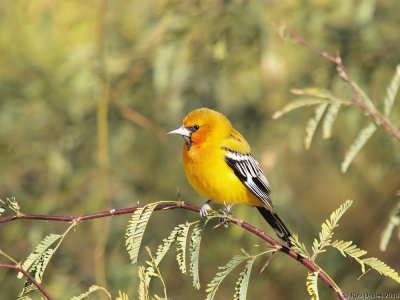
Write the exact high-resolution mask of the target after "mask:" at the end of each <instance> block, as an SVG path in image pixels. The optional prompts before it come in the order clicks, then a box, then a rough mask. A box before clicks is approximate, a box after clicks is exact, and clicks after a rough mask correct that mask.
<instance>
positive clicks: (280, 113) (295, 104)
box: [272, 98, 329, 119]
mask: <svg viewBox="0 0 400 300" xmlns="http://www.w3.org/2000/svg"><path fill="white" fill-rule="evenodd" d="M328 103H329V101H328V100H326V99H317V98H311V99H310V98H307V99H300V100H295V101H293V102H290V103H289V104H288V105H286V106H285V107H284V108H283V109H281V110H279V111H277V112H275V113H274V114H273V115H272V118H273V119H278V118H280V117H282V116H283V115H284V114H287V113H288V112H290V111H292V110H295V109H298V108H301V107H304V106H311V105H318V104H328Z"/></svg>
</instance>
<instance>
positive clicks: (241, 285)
mask: <svg viewBox="0 0 400 300" xmlns="http://www.w3.org/2000/svg"><path fill="white" fill-rule="evenodd" d="M253 263H254V258H253V259H249V260H248V261H247V264H246V267H245V268H244V270H243V271H242V272H241V273H240V275H239V278H238V280H237V281H236V285H235V295H234V296H233V299H234V300H246V295H247V288H248V286H249V280H250V274H251V269H252V267H253Z"/></svg>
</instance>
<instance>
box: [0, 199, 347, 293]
mask: <svg viewBox="0 0 400 300" xmlns="http://www.w3.org/2000/svg"><path fill="white" fill-rule="evenodd" d="M141 207H143V205H138V206H134V207H128V208H120V209H112V210H108V211H102V212H97V213H91V214H85V215H81V216H50V215H34V214H25V213H19V214H17V215H12V216H6V217H0V224H1V223H6V222H11V221H14V220H19V219H28V220H46V221H62V222H71V223H78V222H81V221H86V220H92V219H97V218H104V217H111V216H116V215H126V214H130V213H133V212H135V211H136V210H138V209H139V208H141ZM176 208H181V209H185V210H190V211H194V212H199V211H200V207H198V206H196V205H192V204H187V203H184V202H171V203H163V204H159V205H157V206H156V207H155V209H154V210H169V209H176ZM229 220H230V222H231V223H234V224H236V225H238V226H240V227H242V228H244V229H246V230H247V231H249V232H251V233H253V234H255V235H257V236H258V237H260V238H261V239H263V240H264V241H266V242H267V243H268V244H270V245H271V246H272V247H274V248H276V249H277V251H280V252H283V253H285V254H287V255H288V256H290V257H291V258H293V259H295V260H296V261H298V262H300V263H301V264H302V265H304V266H305V267H306V268H307V269H308V270H309V271H311V272H317V273H318V278H319V279H320V280H321V282H323V283H324V284H325V285H326V286H328V287H330V288H331V289H332V290H333V291H334V293H336V295H337V297H338V299H341V300H345V299H346V298H345V296H344V295H343V292H342V291H341V290H340V289H338V288H337V286H336V284H335V283H334V282H333V281H332V280H331V279H330V278H329V277H328V276H326V275H325V274H324V272H323V271H322V270H321V269H320V268H319V267H318V266H317V265H316V264H314V263H313V262H312V261H310V260H309V259H307V258H304V257H303V256H301V255H300V254H298V253H297V252H295V251H293V250H291V249H289V248H287V247H285V246H283V245H282V244H281V243H279V242H278V241H276V240H274V239H273V238H271V237H270V236H269V235H267V234H266V233H264V232H262V231H260V230H259V229H257V228H256V227H254V226H253V225H251V224H249V223H247V222H245V221H242V220H240V219H237V218H229ZM7 266H11V267H9V268H13V269H18V270H20V269H21V268H18V266H15V265H7ZM7 266H6V265H5V264H0V267H7ZM20 271H21V272H23V271H22V270H20ZM23 273H24V275H25V276H26V277H27V278H28V279H29V280H31V281H32V282H33V283H34V284H35V282H34V281H33V280H34V279H33V278H32V276H30V274H29V273H28V272H23ZM28 275H29V276H28ZM31 278H32V279H33V280H32V279H31ZM35 286H36V287H38V289H39V290H40V291H41V292H42V294H43V295H44V296H46V298H47V299H51V298H50V296H49V295H48V294H47V293H46V292H45V291H44V289H43V288H42V287H41V286H40V284H38V283H37V282H36V284H35ZM39 287H40V288H39Z"/></svg>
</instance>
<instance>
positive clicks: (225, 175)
mask: <svg viewBox="0 0 400 300" xmlns="http://www.w3.org/2000/svg"><path fill="white" fill-rule="evenodd" d="M169 134H179V135H181V136H182V137H183V139H184V144H183V162H184V168H185V173H186V177H187V179H188V181H189V183H190V184H191V185H192V187H193V188H194V189H195V190H196V191H197V192H198V193H199V194H201V195H204V196H205V197H207V198H208V199H209V200H208V201H207V202H206V203H205V204H204V205H203V206H202V207H201V210H200V215H201V216H202V217H204V216H205V215H207V213H208V210H209V209H210V206H209V205H208V204H209V202H210V201H211V200H212V201H215V202H217V203H221V204H225V208H226V210H227V211H229V209H230V208H231V206H232V205H233V204H236V203H240V204H247V205H250V206H255V207H257V209H258V211H259V212H260V213H261V214H262V216H263V217H264V219H265V220H266V221H267V222H268V223H269V224H270V225H271V226H272V228H273V229H274V230H275V232H276V234H277V235H278V237H279V238H281V239H282V240H283V241H285V242H286V243H287V244H288V245H289V246H290V241H289V237H290V236H291V234H290V232H289V230H288V229H287V227H286V226H285V224H284V223H283V222H282V220H281V219H280V218H279V216H278V215H277V214H276V212H275V209H274V207H273V205H272V201H271V198H270V195H271V189H270V185H269V183H268V180H267V178H266V177H265V175H264V172H263V171H262V170H261V168H260V165H259V163H258V162H257V160H256V159H255V158H254V157H253V156H252V155H251V153H250V150H251V149H250V146H249V144H248V143H247V141H246V140H245V139H244V137H243V136H242V135H241V134H240V133H239V132H238V131H237V130H235V129H234V128H233V127H232V124H231V122H230V121H229V120H228V119H227V118H226V117H225V116H224V115H223V114H221V113H219V112H217V111H214V110H211V109H208V108H199V109H196V110H194V111H192V112H191V113H189V114H188V115H187V116H186V117H185V118H184V120H183V125H182V126H181V127H179V128H178V129H175V130H173V131H170V132H169Z"/></svg>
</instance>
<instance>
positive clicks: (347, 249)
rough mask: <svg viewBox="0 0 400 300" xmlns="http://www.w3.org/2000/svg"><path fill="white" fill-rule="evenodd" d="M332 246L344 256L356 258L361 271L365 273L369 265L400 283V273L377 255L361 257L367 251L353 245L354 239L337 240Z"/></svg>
mask: <svg viewBox="0 0 400 300" xmlns="http://www.w3.org/2000/svg"><path fill="white" fill-rule="evenodd" d="M332 246H333V247H335V248H336V249H338V250H339V251H340V252H341V253H342V254H343V255H344V256H346V255H348V256H350V257H352V258H354V259H355V260H356V261H357V262H358V263H359V264H360V265H361V271H362V272H363V273H365V272H366V270H365V266H366V265H367V266H369V267H370V268H372V269H374V270H375V271H377V272H378V273H379V274H381V275H384V276H387V277H389V278H392V279H393V280H394V281H396V282H397V283H400V276H399V274H398V273H397V272H396V271H395V270H394V269H393V268H391V267H389V266H388V265H387V264H386V263H384V262H383V261H381V260H379V259H377V258H375V257H368V258H361V257H362V256H364V255H365V254H367V251H365V250H361V249H360V248H358V247H357V246H356V245H353V242H352V241H335V242H333V243H332Z"/></svg>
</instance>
